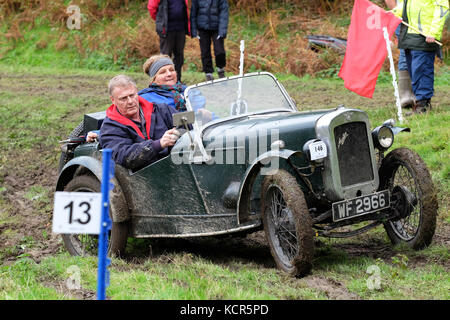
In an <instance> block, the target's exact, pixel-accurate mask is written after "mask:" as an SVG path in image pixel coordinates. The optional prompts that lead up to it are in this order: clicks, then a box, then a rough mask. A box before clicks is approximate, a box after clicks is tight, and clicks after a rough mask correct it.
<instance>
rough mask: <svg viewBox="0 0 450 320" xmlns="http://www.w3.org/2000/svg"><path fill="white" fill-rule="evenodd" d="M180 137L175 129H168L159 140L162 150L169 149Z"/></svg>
mask: <svg viewBox="0 0 450 320" xmlns="http://www.w3.org/2000/svg"><path fill="white" fill-rule="evenodd" d="M179 137H180V132H179V131H178V130H177V129H175V128H174V129H170V130H167V131H166V132H164V135H163V136H162V137H161V139H159V143H160V144H161V147H162V148H167V147H171V146H173V145H174V144H175V142H177V140H178V138H179Z"/></svg>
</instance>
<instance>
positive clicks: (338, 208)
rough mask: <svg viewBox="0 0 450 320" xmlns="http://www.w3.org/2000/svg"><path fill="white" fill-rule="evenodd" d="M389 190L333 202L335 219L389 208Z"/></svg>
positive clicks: (343, 218)
mask: <svg viewBox="0 0 450 320" xmlns="http://www.w3.org/2000/svg"><path fill="white" fill-rule="evenodd" d="M389 205H390V203H389V191H388V190H384V191H380V192H376V193H372V194H369V195H366V196H361V197H357V198H353V199H349V200H343V201H339V202H335V203H333V221H340V220H345V219H350V218H353V217H357V216H362V215H364V214H367V213H371V212H375V211H378V210H382V209H385V208H388V207H389Z"/></svg>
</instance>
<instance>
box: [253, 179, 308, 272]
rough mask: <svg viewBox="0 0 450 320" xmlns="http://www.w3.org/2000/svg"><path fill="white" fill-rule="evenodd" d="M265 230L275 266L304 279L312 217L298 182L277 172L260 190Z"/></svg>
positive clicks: (264, 182) (266, 180)
mask: <svg viewBox="0 0 450 320" xmlns="http://www.w3.org/2000/svg"><path fill="white" fill-rule="evenodd" d="M261 192H262V194H261V199H262V203H261V209H262V219H263V224H264V230H265V233H266V238H267V241H268V242H269V246H270V251H271V253H272V256H273V257H274V260H275V262H276V263H277V266H278V267H279V268H280V269H281V270H283V271H284V272H286V273H288V274H290V275H293V276H304V275H306V274H307V273H308V272H309V271H310V270H311V267H312V259H313V256H314V242H313V230H312V227H311V223H312V222H311V217H310V216H309V212H308V208H307V206H306V202H305V199H304V195H303V192H302V191H301V189H300V187H299V185H298V183H297V180H296V179H295V178H294V177H293V176H292V175H291V174H289V173H288V172H286V171H284V170H279V172H278V173H277V174H275V175H272V176H267V177H266V178H265V179H264V181H263V185H262V189H261Z"/></svg>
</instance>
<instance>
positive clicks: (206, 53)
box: [198, 29, 226, 73]
mask: <svg viewBox="0 0 450 320" xmlns="http://www.w3.org/2000/svg"><path fill="white" fill-rule="evenodd" d="M198 35H199V37H200V53H201V57H202V65H203V72H204V73H213V72H214V68H213V63H212V55H211V41H212V43H213V46H214V56H215V58H216V66H217V68H219V69H222V68H224V67H225V66H226V54H225V43H224V38H220V39H217V36H218V35H219V34H218V32H217V30H215V31H214V30H202V29H199V30H198Z"/></svg>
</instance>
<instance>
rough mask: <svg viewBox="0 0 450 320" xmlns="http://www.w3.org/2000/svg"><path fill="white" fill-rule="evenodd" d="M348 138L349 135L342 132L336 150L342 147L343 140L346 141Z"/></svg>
mask: <svg viewBox="0 0 450 320" xmlns="http://www.w3.org/2000/svg"><path fill="white" fill-rule="evenodd" d="M348 136H349V134H348V133H347V132H344V134H343V135H342V137H340V138H339V140H338V148H339V147H341V146H343V145H344V143H345V140H347V138H348Z"/></svg>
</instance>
